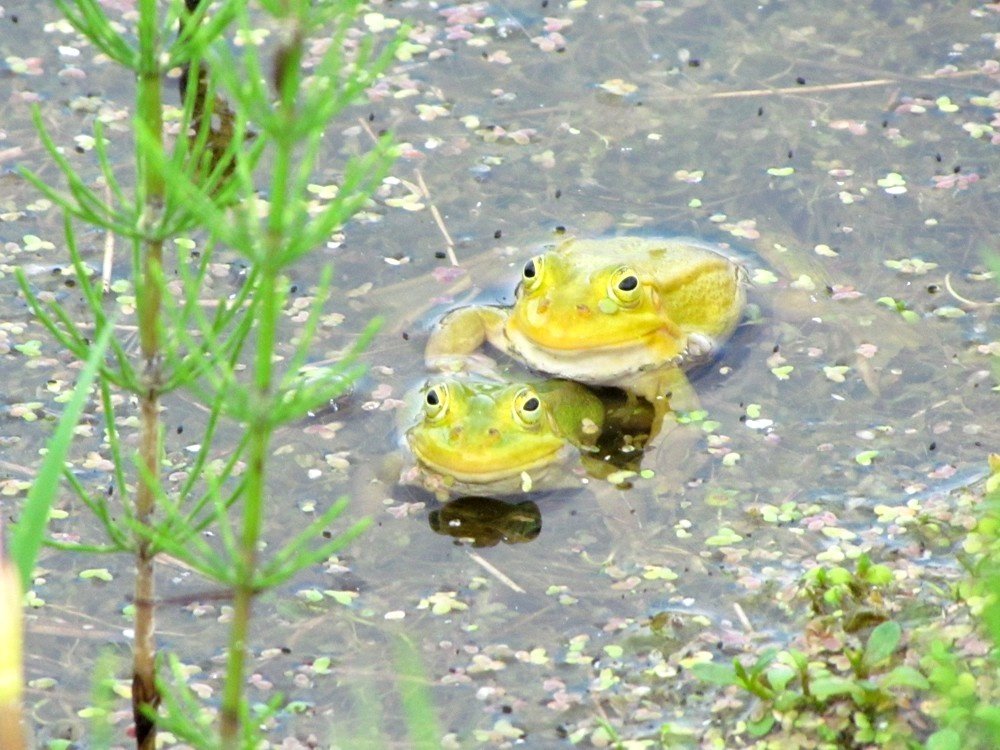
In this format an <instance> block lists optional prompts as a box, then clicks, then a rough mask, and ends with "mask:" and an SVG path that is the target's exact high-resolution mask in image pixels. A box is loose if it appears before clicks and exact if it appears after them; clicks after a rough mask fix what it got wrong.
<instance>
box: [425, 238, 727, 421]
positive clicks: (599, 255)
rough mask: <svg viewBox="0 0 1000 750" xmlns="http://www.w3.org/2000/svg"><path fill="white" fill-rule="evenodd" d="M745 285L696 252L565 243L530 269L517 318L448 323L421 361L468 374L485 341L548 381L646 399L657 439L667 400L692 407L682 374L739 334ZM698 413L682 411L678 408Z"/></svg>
mask: <svg viewBox="0 0 1000 750" xmlns="http://www.w3.org/2000/svg"><path fill="white" fill-rule="evenodd" d="M742 275H743V272H742V269H741V267H740V266H739V265H737V264H736V263H734V262H733V261H731V260H729V259H728V258H726V257H724V256H723V255H720V254H719V253H717V252H715V251H714V250H712V249H710V248H709V247H708V246H706V245H703V244H700V243H698V242H697V241H694V240H685V239H645V238H639V237H618V238H612V239H600V240H577V239H568V240H566V241H565V242H563V243H562V244H561V245H559V246H558V247H556V248H555V249H553V250H550V251H548V252H546V253H543V254H541V255H538V256H536V257H534V258H533V259H531V260H529V261H528V262H527V263H526V264H525V265H524V269H523V271H522V277H521V283H520V285H519V286H518V288H517V293H516V299H515V300H514V304H513V305H512V306H511V307H509V308H504V307H492V306H472V307H464V308H459V309H456V310H453V311H452V312H450V313H449V314H447V315H446V316H445V317H444V318H443V319H442V320H441V321H440V323H439V324H438V325H437V327H436V328H435V329H434V330H433V331H432V333H431V336H430V339H429V340H428V343H427V349H426V361H427V364H428V366H430V367H432V368H435V369H441V370H455V369H467V368H468V366H469V362H468V357H469V355H471V354H472V353H474V352H475V351H476V350H477V349H479V347H480V346H481V345H482V343H483V342H484V341H486V342H489V343H490V344H492V345H493V346H494V347H496V348H497V349H499V350H501V351H503V352H505V353H507V354H509V355H510V356H511V357H513V358H514V359H517V360H519V361H521V362H524V363H525V364H526V365H528V366H529V367H532V368H534V369H536V370H539V371H541V372H544V373H546V374H549V375H553V376H557V377H561V378H569V379H572V380H576V381H579V382H581V383H588V384H592V385H607V386H614V387H616V388H622V389H624V390H625V391H626V392H627V393H629V394H632V395H634V396H639V397H641V398H644V399H646V400H647V401H649V402H650V403H652V404H654V407H655V408H656V412H657V414H656V416H657V419H656V422H655V423H654V431H656V430H657V429H658V427H659V424H660V422H661V421H662V417H663V416H664V415H665V414H666V413H667V411H668V409H669V403H668V400H667V398H666V396H667V395H668V394H671V393H673V394H674V396H675V397H676V396H677V395H678V393H679V392H681V393H684V394H685V395H684V397H685V398H689V399H693V396H692V395H691V394H690V391H689V386H688V384H687V380H686V378H685V377H684V376H683V374H682V373H681V370H682V368H689V367H692V366H695V365H697V364H700V363H703V362H705V361H707V360H709V359H710V358H711V357H712V356H713V355H714V354H715V353H716V352H717V351H718V349H719V347H720V345H721V344H722V343H723V342H724V341H725V339H726V338H727V337H728V336H729V335H730V334H731V333H732V332H733V329H734V328H735V327H736V325H737V323H738V322H739V319H740V316H741V314H742V311H743V307H744V305H745V303H746V292H745V288H744V284H743V282H742ZM694 403H696V401H695V402H694ZM694 403H677V401H676V400H675V406H679V407H680V408H693V406H694Z"/></svg>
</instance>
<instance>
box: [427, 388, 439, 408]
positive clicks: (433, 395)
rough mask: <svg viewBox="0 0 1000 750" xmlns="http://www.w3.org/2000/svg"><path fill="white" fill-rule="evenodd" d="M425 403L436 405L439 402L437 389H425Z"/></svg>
mask: <svg viewBox="0 0 1000 750" xmlns="http://www.w3.org/2000/svg"><path fill="white" fill-rule="evenodd" d="M427 403H428V405H430V406H437V405H438V404H440V403H441V397H440V396H438V392H437V391H427Z"/></svg>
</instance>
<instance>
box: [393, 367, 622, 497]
mask: <svg viewBox="0 0 1000 750" xmlns="http://www.w3.org/2000/svg"><path fill="white" fill-rule="evenodd" d="M419 399H420V404H421V406H420V409H421V411H420V416H419V417H418V418H417V419H416V421H415V422H414V424H412V426H410V427H409V429H407V430H406V433H405V440H406V443H407V445H408V446H409V448H410V451H411V452H412V453H413V457H414V458H415V460H416V467H414V470H413V471H411V472H408V473H407V474H409V475H407V474H404V481H408V482H413V481H419V483H421V484H423V485H424V486H425V487H427V488H428V489H431V490H433V491H435V492H436V493H437V494H438V496H439V497H442V496H444V497H447V496H448V495H454V494H474V495H500V494H512V493H516V492H526V491H528V490H531V489H550V488H553V487H556V486H565V485H566V484H567V483H568V482H575V483H579V479H578V478H576V477H574V475H573V474H572V472H571V471H570V469H571V468H572V466H573V464H574V462H575V463H577V464H578V463H579V461H580V456H581V454H587V453H591V452H593V451H595V450H596V448H595V445H596V443H597V440H598V438H599V437H600V435H601V429H602V426H603V423H604V405H603V403H602V402H601V400H600V399H599V398H598V397H597V396H596V395H594V394H593V393H591V392H590V390H589V389H587V388H586V387H584V386H582V385H579V384H578V383H572V382H569V381H565V380H548V381H539V382H531V383H502V382H494V381H488V380H483V379H478V378H471V377H444V378H440V379H436V380H433V381H431V382H429V383H428V384H427V385H425V386H424V387H423V388H422V389H421V390H420V392H419ZM414 472H415V475H414Z"/></svg>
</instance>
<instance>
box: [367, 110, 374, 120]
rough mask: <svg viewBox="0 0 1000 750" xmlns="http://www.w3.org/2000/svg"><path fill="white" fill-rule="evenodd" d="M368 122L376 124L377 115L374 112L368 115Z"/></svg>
mask: <svg viewBox="0 0 1000 750" xmlns="http://www.w3.org/2000/svg"><path fill="white" fill-rule="evenodd" d="M368 122H375V113H374V112H369V113H368Z"/></svg>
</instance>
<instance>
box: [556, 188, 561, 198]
mask: <svg viewBox="0 0 1000 750" xmlns="http://www.w3.org/2000/svg"><path fill="white" fill-rule="evenodd" d="M560 198H562V190H556V200H559V199H560Z"/></svg>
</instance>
